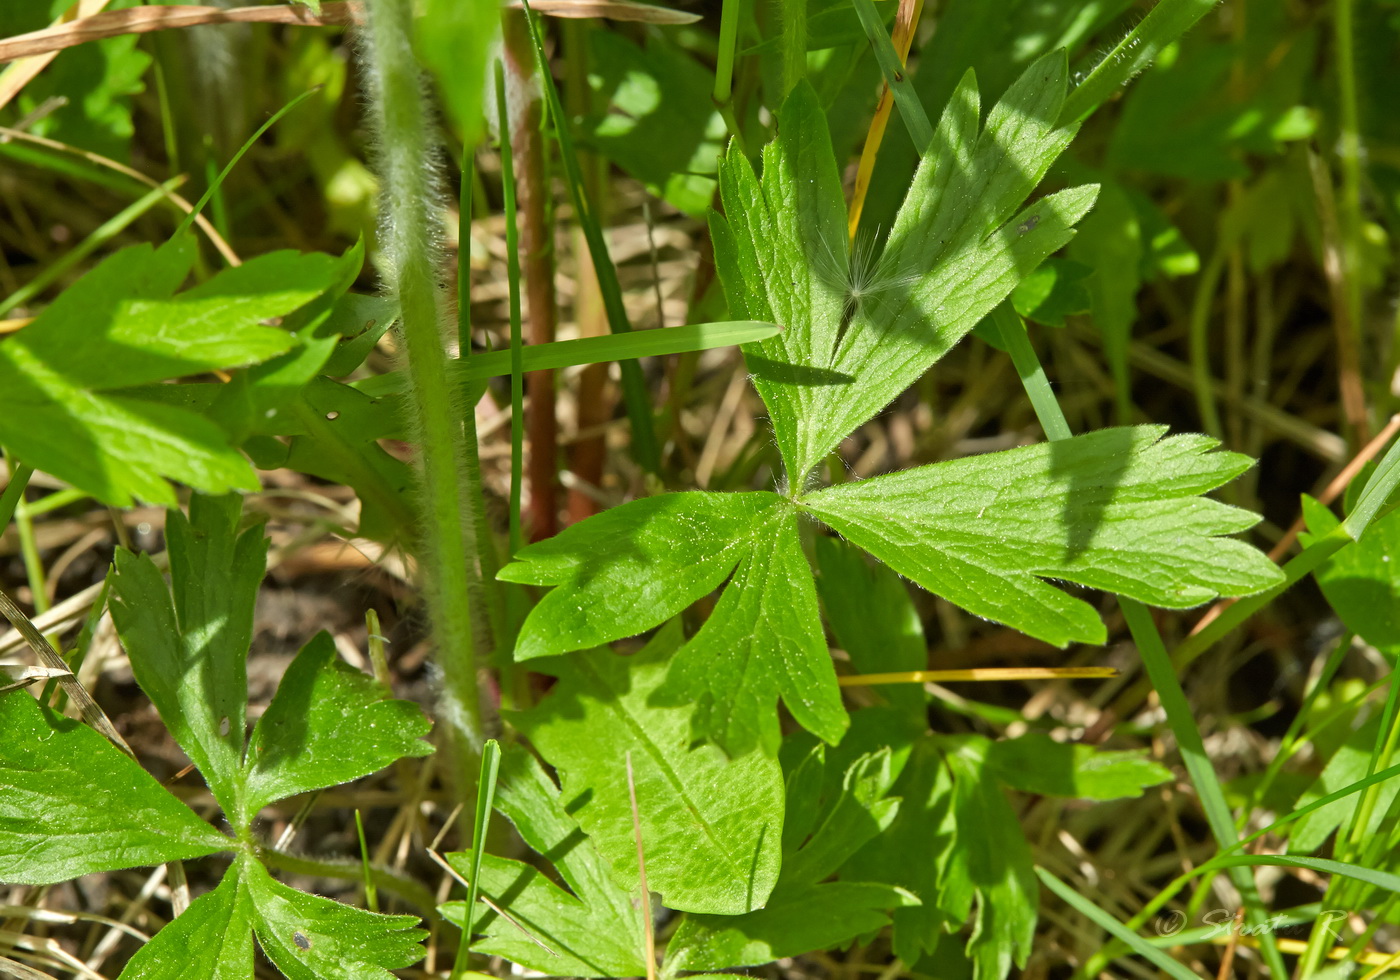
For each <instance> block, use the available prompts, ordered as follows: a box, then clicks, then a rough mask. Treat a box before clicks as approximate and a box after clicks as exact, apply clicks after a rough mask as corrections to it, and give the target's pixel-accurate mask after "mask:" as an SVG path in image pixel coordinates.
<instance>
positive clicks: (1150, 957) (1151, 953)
mask: <svg viewBox="0 0 1400 980" xmlns="http://www.w3.org/2000/svg"><path fill="white" fill-rule="evenodd" d="M1035 873H1036V875H1037V876H1038V877H1039V878H1040V880H1041V881H1042V882H1044V883H1045V887H1046V888H1048V889H1050V890H1051V891H1052V892H1054V893H1055V894H1056V895H1058V896H1059V897H1060V898H1061V899H1063V900H1064V902H1065V904H1067V905H1069V906H1070V907H1071V908H1073V909H1075V910H1076V911H1077V912H1080V913H1081V914H1083V915H1084V917H1085V918H1087V919H1089V921H1091V922H1093V923H1094V924H1095V925H1096V926H1098V927H1099V928H1101V929H1103V930H1104V931H1105V932H1107V933H1109V934H1111V935H1112V936H1114V937H1115V938H1117V939H1120V940H1122V942H1123V943H1124V944H1125V945H1126V946H1128V947H1129V948H1131V949H1132V951H1133V952H1134V953H1137V954H1138V955H1139V956H1141V957H1142V958H1143V959H1145V960H1147V961H1148V962H1149V963H1151V964H1152V965H1153V966H1156V967H1158V968H1159V969H1161V970H1162V971H1163V972H1164V973H1166V974H1167V975H1168V976H1171V977H1176V978H1177V980H1200V978H1199V977H1197V976H1196V974H1194V973H1192V972H1191V970H1190V969H1188V968H1187V967H1186V965H1185V964H1183V963H1180V962H1178V961H1176V960H1174V959H1172V958H1171V957H1170V956H1168V955H1167V954H1166V953H1164V952H1162V951H1161V950H1160V949H1157V948H1156V947H1155V946H1153V945H1152V944H1151V943H1149V942H1148V941H1147V940H1146V939H1144V938H1143V937H1142V936H1139V935H1138V934H1137V933H1135V932H1133V931H1132V930H1130V929H1128V928H1127V927H1126V926H1124V925H1123V923H1121V922H1119V921H1118V920H1117V919H1115V918H1114V917H1113V916H1111V915H1109V914H1108V913H1107V912H1105V911H1104V910H1103V909H1101V908H1099V907H1098V906H1097V905H1095V904H1094V903H1093V902H1091V901H1089V899H1087V898H1085V897H1084V896H1083V895H1081V894H1079V893H1078V892H1077V891H1075V890H1074V889H1073V888H1071V887H1069V885H1066V884H1065V883H1064V882H1063V881H1061V880H1060V879H1058V878H1056V877H1055V876H1054V875H1052V874H1051V873H1050V872H1048V871H1046V870H1045V869H1044V868H1040V867H1037V868H1036V869H1035Z"/></svg>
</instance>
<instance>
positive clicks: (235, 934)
mask: <svg viewBox="0 0 1400 980" xmlns="http://www.w3.org/2000/svg"><path fill="white" fill-rule="evenodd" d="M239 869H240V865H239V864H235V865H234V866H233V867H232V868H231V869H230V870H229V872H228V874H226V875H224V877H223V880H222V881H220V882H219V886H218V887H217V888H215V889H214V890H213V891H212V892H208V893H207V894H204V895H201V896H200V897H199V898H197V899H195V900H194V901H193V902H192V903H190V907H189V908H187V909H185V911H184V912H183V913H182V914H181V915H180V916H179V918H177V919H175V920H174V921H172V922H171V923H170V924H169V925H167V926H166V927H165V928H164V929H162V930H161V931H160V932H158V933H156V934H155V936H154V937H152V939H151V941H150V942H148V943H147V944H146V945H145V946H142V947H141V949H140V950H139V951H138V952H137V954H136V955H135V956H133V957H132V958H131V961H130V962H129V963H127V965H126V969H124V970H122V973H121V977H120V978H118V980H248V978H249V977H251V976H252V975H253V919H252V915H253V908H252V900H251V898H250V896H249V894H248V889H247V887H246V886H245V884H244V882H243V877H242V875H241V873H240V870H239Z"/></svg>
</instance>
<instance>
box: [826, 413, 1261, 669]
mask: <svg viewBox="0 0 1400 980" xmlns="http://www.w3.org/2000/svg"><path fill="white" fill-rule="evenodd" d="M1165 431H1166V429H1165V427H1163V426H1138V427H1135V428H1124V429H1105V430H1102V431H1100V432H1095V433H1090V434H1088V435H1083V436H1078V437H1076V438H1074V439H1069V440H1063V441H1060V442H1054V443H1049V444H1045V445H1038V446H1028V447H1025V448H1023V449H1014V450H1009V451H1007V452H1002V453H993V454H989V455H986V456H978V457H972V458H968V459H961V460H956V461H953V462H948V463H938V464H935V465H933V466H924V467H919V468H916V469H912V470H906V471H904V472H902V473H895V474H891V475H889V476H883V477H876V478H875V479H871V480H865V481H861V482H858V483H846V484H840V485H838V486H834V487H830V488H828V489H825V490H820V491H817V492H816V493H812V494H809V495H807V496H806V497H804V498H803V499H802V501H801V503H802V505H803V506H805V507H807V508H808V509H810V510H811V511H812V512H813V513H814V514H815V515H817V516H818V517H820V518H821V519H822V520H823V521H825V522H826V523H828V524H830V525H831V526H832V527H833V528H835V529H836V530H837V531H839V532H841V534H842V535H843V536H844V537H846V538H847V539H848V540H849V541H851V542H853V543H855V544H857V545H860V546H861V547H863V548H865V549H866V550H868V551H870V552H871V553H872V554H873V555H875V556H876V557H877V558H880V559H881V560H882V561H884V562H885V563H886V564H888V565H889V566H890V567H891V568H893V569H894V570H895V571H897V572H899V573H900V574H903V575H907V576H908V577H909V578H911V579H913V580H914V581H915V582H917V583H919V584H920V585H922V586H923V587H924V588H926V589H928V590H929V591H931V592H934V593H936V594H938V595H941V596H943V597H944V598H945V599H948V600H949V601H951V602H954V603H956V604H957V605H959V606H962V607H963V608H964V609H966V610H968V611H969V612H972V613H975V614H976V615H979V616H984V617H986V618H988V619H992V620H995V621H997V622H1002V623H1005V624H1007V625H1008V626H1012V627H1014V628H1016V629H1019V630H1021V631H1023V632H1026V633H1029V634H1030V635H1032V636H1036V637H1039V638H1041V639H1043V640H1046V641H1048V642H1051V643H1055V644H1058V645H1061V646H1063V645H1065V644H1067V643H1070V642H1089V643H1102V642H1103V640H1104V627H1103V623H1102V622H1101V621H1100V619H1099V617H1098V615H1097V614H1096V613H1095V612H1094V610H1093V608H1092V607H1090V606H1089V605H1088V604H1087V603H1085V602H1084V601H1082V600H1080V599H1076V598H1073V597H1072V596H1070V595H1068V594H1066V593H1064V592H1061V591H1060V590H1059V589H1056V588H1053V587H1051V586H1049V585H1047V584H1046V583H1045V582H1043V581H1041V579H1042V578H1056V579H1065V580H1067V581H1070V582H1076V583H1078V584H1080V585H1086V586H1089V587H1091V588H1099V589H1105V590H1108V591H1111V592H1117V593H1119V594H1122V595H1126V596H1130V597H1132V598H1134V599H1138V600H1140V601H1143V602H1147V603H1151V604H1154V605H1159V606H1165V607H1167V608H1175V609H1181V608H1186V607H1189V606H1193V605H1198V604H1200V603H1202V602H1205V601H1207V600H1209V599H1212V598H1214V597H1216V596H1217V595H1226V596H1237V595H1248V594H1251V593H1255V592H1259V591H1262V590H1263V589H1266V588H1268V587H1270V586H1273V585H1276V584H1278V583H1279V582H1280V581H1281V579H1282V573H1280V572H1279V570H1278V568H1277V567H1275V566H1274V565H1273V563H1271V562H1270V561H1269V560H1268V559H1266V558H1265V557H1264V556H1263V555H1262V554H1260V553H1259V552H1258V551H1256V550H1255V549H1254V548H1252V547H1250V546H1248V545H1246V544H1244V543H1242V542H1239V541H1235V540H1232V539H1230V538H1225V537H1221V535H1226V534H1233V533H1236V532H1239V531H1243V530H1246V529H1247V528H1249V527H1252V526H1253V525H1254V524H1255V523H1257V522H1258V520H1259V518H1258V517H1257V516H1256V515H1254V514H1250V513H1248V512H1246V511H1243V510H1239V509H1237V508H1234V507H1229V506H1226V505H1225V504H1221V503H1218V502H1216V501H1213V500H1208V499H1203V498H1201V497H1199V496H1198V495H1199V494H1202V493H1205V492H1206V491H1208V490H1211V489H1213V488H1215V487H1217V486H1219V485H1221V484H1222V483H1225V482H1226V481H1228V480H1230V479H1232V478H1234V477H1235V476H1238V475H1239V474H1240V473H1242V472H1243V471H1244V470H1245V469H1246V468H1248V466H1249V460H1248V459H1247V458H1245V457H1243V456H1240V455H1238V454H1236V453H1227V452H1211V451H1210V450H1212V449H1214V448H1215V446H1216V445H1217V443H1216V441H1215V440H1214V439H1210V438H1208V437H1206V436H1197V435H1184V436H1174V437H1172V438H1168V439H1163V438H1162V436H1163V434H1164V433H1165Z"/></svg>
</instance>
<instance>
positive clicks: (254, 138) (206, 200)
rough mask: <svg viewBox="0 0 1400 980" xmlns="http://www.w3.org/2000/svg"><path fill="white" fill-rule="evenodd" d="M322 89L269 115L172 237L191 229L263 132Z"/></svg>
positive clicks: (311, 89) (220, 173)
mask: <svg viewBox="0 0 1400 980" xmlns="http://www.w3.org/2000/svg"><path fill="white" fill-rule="evenodd" d="M320 90H321V86H320V85H316V86H313V87H312V88H309V89H307V90H306V91H305V92H303V93H301V94H300V95H298V96H297V97H296V98H295V99H293V100H292V101H290V102H288V103H287V104H286V105H284V106H283V107H282V108H280V109H278V110H277V111H276V112H274V113H273V114H272V115H271V116H269V117H268V120H267V122H265V123H263V124H262V125H261V126H259V127H258V128H257V131H256V132H254V133H253V135H252V136H249V137H248V140H247V142H245V143H244V144H243V145H242V146H241V147H239V148H238V152H237V153H235V154H234V155H233V159H232V160H230V161H229V162H228V163H227V164H226V165H225V166H224V169H223V170H221V171H219V176H218V177H216V178H215V179H214V181H213V183H211V184H210V185H209V187H208V189H206V190H205V192H204V195H203V196H202V197H201V198H200V199H199V201H198V202H196V203H195V206H194V210H192V211H190V213H189V214H187V215H185V219H184V220H183V221H181V222H180V227H179V228H177V229H175V234H174V235H172V236H170V237H172V238H179V237H180V235H182V234H183V233H184V232H186V231H189V228H190V225H192V224H194V219H195V218H196V217H198V216H199V213H200V212H201V211H203V210H204V205H206V204H208V203H209V199H210V198H212V197H213V196H214V194H215V192H216V191H218V189H219V187H220V186H221V185H222V184H223V182H224V181H225V180H226V179H227V178H228V175H229V174H230V173H232V172H233V168H234V167H236V166H238V161H239V160H242V159H243V155H244V154H245V153H247V152H248V151H249V150H251V149H252V148H253V144H254V143H256V142H257V141H258V140H259V139H261V138H262V134H263V133H265V132H267V131H268V130H269V129H271V128H272V127H273V126H274V125H276V124H277V121H278V120H279V119H281V118H282V117H283V116H285V115H286V114H287V113H289V112H291V111H292V110H293V109H295V108H296V107H297V106H299V105H301V104H302V103H303V102H305V101H306V100H307V99H309V98H311V96H313V95H315V94H316V93H317V92H319V91H320Z"/></svg>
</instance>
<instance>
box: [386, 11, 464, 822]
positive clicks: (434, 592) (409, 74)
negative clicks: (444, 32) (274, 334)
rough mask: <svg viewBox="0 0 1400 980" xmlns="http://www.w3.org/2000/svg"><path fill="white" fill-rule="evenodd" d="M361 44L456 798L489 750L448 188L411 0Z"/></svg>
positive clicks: (422, 550)
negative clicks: (446, 298) (451, 311)
mask: <svg viewBox="0 0 1400 980" xmlns="http://www.w3.org/2000/svg"><path fill="white" fill-rule="evenodd" d="M368 14H369V17H368V23H367V25H366V28H365V34H364V36H365V48H366V54H367V56H368V57H367V62H368V65H369V68H370V71H369V80H370V115H371V122H372V123H373V125H374V128H375V130H376V131H377V136H378V140H377V142H378V147H377V154H376V155H377V159H378V169H379V177H380V181H381V187H382V189H381V191H380V214H381V216H382V222H383V236H382V255H381V257H380V259H379V265H380V272H381V274H382V275H383V277H384V280H385V283H386V285H387V286H388V287H389V288H390V289H392V290H394V291H395V292H396V293H397V294H398V298H399V305H400V308H401V310H402V319H403V336H404V346H405V348H406V352H407V365H406V367H407V374H408V378H409V382H410V386H411V387H410V391H411V395H410V399H409V402H410V411H411V416H412V420H413V428H414V432H415V434H416V436H417V443H418V448H419V462H420V466H419V478H420V481H421V486H422V511H423V513H422V526H421V527H420V528H419V548H418V552H419V563H420V565H419V567H420V571H421V574H422V577H423V585H424V592H425V594H426V598H427V603H428V613H429V616H430V618H431V621H432V628H433V633H434V636H435V639H436V644H437V662H438V666H439V667H440V668H441V670H442V691H441V705H440V717H441V718H442V719H443V720H444V722H445V723H446V724H447V727H448V732H447V736H448V737H447V741H448V746H449V750H450V752H451V767H452V772H453V777H454V782H455V783H456V789H457V792H458V793H459V794H460V796H461V798H462V799H466V798H468V796H469V795H471V794H472V793H473V792H474V790H473V787H472V783H473V782H474V777H475V775H476V769H477V765H478V764H479V760H480V755H481V746H482V738H483V735H482V721H481V714H482V713H481V702H480V694H479V692H478V689H477V681H476V668H477V665H476V657H475V654H474V644H473V633H472V609H471V605H470V600H469V596H470V594H471V589H470V586H471V580H472V568H471V562H472V561H473V560H474V548H473V537H472V534H471V529H470V526H469V524H468V522H467V518H468V514H467V512H466V509H465V505H464V503H463V500H462V488H463V487H465V486H469V485H470V484H471V481H470V480H469V473H468V464H467V459H468V454H467V446H466V438H465V435H464V433H463V429H462V424H461V420H462V410H461V407H460V406H459V405H458V401H459V399H458V398H457V397H455V390H454V387H453V385H452V384H451V382H450V380H449V377H448V356H447V351H446V350H445V349H444V346H443V334H442V329H441V321H442V303H441V300H442V290H441V284H440V282H439V275H438V268H439V262H438V259H439V242H440V240H441V231H442V229H441V223H440V220H439V217H438V216H439V214H440V213H441V210H440V207H439V204H440V197H441V187H440V185H439V181H438V179H437V160H436V152H435V151H436V147H435V145H434V142H433V137H432V133H433V127H432V125H431V119H430V116H429V112H428V108H427V102H426V99H425V93H424V87H423V79H422V73H421V70H420V68H419V65H418V60H417V59H416V58H415V56H414V54H413V46H412V38H413V3H412V0H371V2H370V3H369V4H368Z"/></svg>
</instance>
